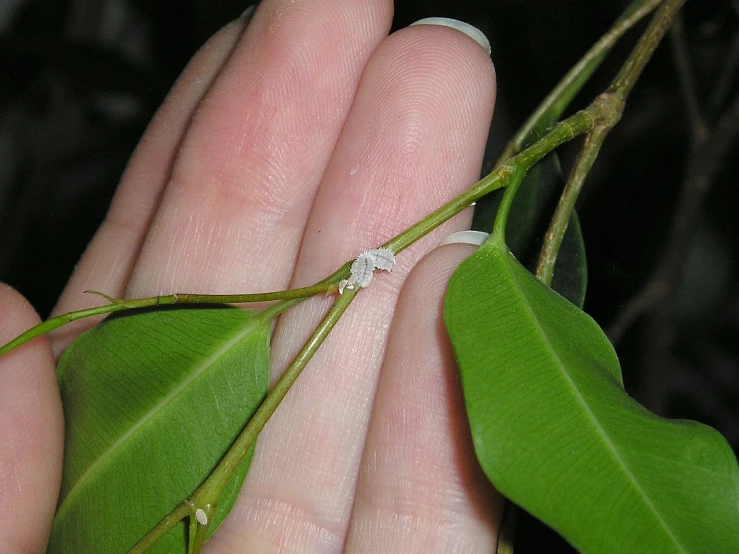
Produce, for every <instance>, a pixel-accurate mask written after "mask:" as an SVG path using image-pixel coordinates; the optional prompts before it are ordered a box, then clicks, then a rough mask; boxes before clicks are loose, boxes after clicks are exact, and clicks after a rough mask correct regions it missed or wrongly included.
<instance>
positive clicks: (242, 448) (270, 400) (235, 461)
mask: <svg viewBox="0 0 739 554" xmlns="http://www.w3.org/2000/svg"><path fill="white" fill-rule="evenodd" d="M359 290H360V289H356V290H350V289H347V290H345V291H344V294H342V295H340V296H339V297H338V298H337V300H336V302H335V303H334V304H333V306H331V309H330V310H329V311H328V313H327V314H326V317H324V318H323V320H322V321H321V323H319V324H318V327H317V328H316V330H315V331H313V334H312V335H311V336H310V338H309V339H308V340H307V341H306V343H305V344H304V345H303V347H302V348H301V349H300V352H298V354H297V356H295V359H294V360H293V361H292V363H291V364H290V365H289V366H288V368H287V369H286V370H285V372H284V373H283V374H282V377H280V379H279V380H278V381H277V383H276V384H275V386H274V388H273V389H272V390H271V391H270V392H269V394H268V395H267V396H266V398H265V399H264V401H263V402H262V404H261V405H260V406H259V408H258V409H257V411H256V412H255V413H254V415H253V416H252V418H251V419H250V420H249V422H248V423H247V424H246V426H245V427H244V429H243V430H242V431H241V434H240V435H239V436H238V437H237V439H236V441H235V442H234V444H233V445H232V446H231V448H229V450H228V452H226V455H225V456H224V457H223V458H222V459H221V461H220V462H219V464H218V466H216V468H215V469H214V470H213V472H212V473H211V474H210V475H209V476H208V478H207V479H206V480H205V482H204V483H203V484H202V485H200V487H198V489H197V490H196V491H195V493H193V495H192V496H191V497H190V498H188V499H186V500H185V501H183V502H182V503H181V504H180V505H179V506H177V508H175V509H174V510H173V511H172V512H171V513H170V514H169V515H167V517H165V518H164V519H163V520H162V521H160V522H159V524H158V525H157V526H156V527H154V528H153V529H152V530H151V531H150V532H149V533H148V534H147V535H146V536H145V537H144V538H142V539H141V541H139V543H138V544H137V545H136V546H134V548H133V549H132V550H131V551H130V552H131V553H132V554H137V553H141V552H145V551H146V550H148V549H149V548H150V547H152V546H153V545H154V544H156V542H157V541H158V540H159V539H160V538H161V537H163V536H164V535H165V534H166V533H167V532H169V530H170V529H172V528H173V527H174V526H175V525H176V524H177V523H179V522H180V521H181V520H182V519H184V518H185V517H194V514H195V510H196V509H198V508H200V509H202V510H204V511H205V513H206V514H207V515H208V521H210V520H211V519H212V518H211V514H212V512H213V511H214V510H215V507H216V505H217V503H218V498H219V497H220V495H221V491H222V490H223V487H224V486H225V485H226V483H227V482H228V480H229V479H230V477H231V475H232V474H233V472H234V471H235V470H236V468H237V467H238V466H239V464H241V462H242V461H243V459H244V457H245V456H246V454H247V453H248V452H249V449H250V448H251V447H252V446H253V445H254V443H255V442H256V440H257V436H258V435H259V433H260V432H261V431H262V429H263V428H264V426H265V425H266V424H267V421H269V418H270V417H271V416H272V414H273V413H274V412H275V410H276V409H277V407H278V406H279V405H280V402H282V399H283V398H285V396H286V395H287V393H288V391H289V390H290V388H291V387H292V386H293V384H294V383H295V381H296V380H297V378H298V377H299V376H300V373H301V372H302V371H303V369H304V368H305V366H306V365H307V364H308V362H309V361H310V359H311V358H312V357H313V355H314V354H315V353H316V351H317V350H318V348H319V347H320V346H321V344H322V343H323V341H324V340H326V337H327V336H328V335H329V333H330V332H331V330H332V329H333V328H334V326H335V325H336V323H337V322H338V321H339V319H340V318H341V316H342V315H343V313H344V312H345V311H346V309H347V308H348V307H349V304H351V302H352V300H354V297H355V296H356V294H357V292H359ZM203 527H205V526H203ZM200 532H204V530H203V531H200Z"/></svg>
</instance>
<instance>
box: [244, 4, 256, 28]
mask: <svg viewBox="0 0 739 554" xmlns="http://www.w3.org/2000/svg"><path fill="white" fill-rule="evenodd" d="M257 5H258V3H257V4H252V5H251V6H249V7H248V8H246V9H245V10H244V11H243V12H241V19H243V20H244V21H246V22H247V23H248V22H249V20H250V19H251V16H252V15H254V12H255V11H256V10H257Z"/></svg>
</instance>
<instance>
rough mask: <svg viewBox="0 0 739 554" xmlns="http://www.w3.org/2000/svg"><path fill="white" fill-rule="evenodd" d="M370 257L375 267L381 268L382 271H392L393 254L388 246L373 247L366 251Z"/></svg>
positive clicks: (393, 263)
mask: <svg viewBox="0 0 739 554" xmlns="http://www.w3.org/2000/svg"><path fill="white" fill-rule="evenodd" d="M367 254H368V255H369V256H371V257H372V262H373V263H374V264H375V269H382V270H383V271H392V269H393V266H394V265H395V254H393V252H392V251H391V250H389V249H388V248H382V247H380V248H375V249H374V250H370V251H369V252H367Z"/></svg>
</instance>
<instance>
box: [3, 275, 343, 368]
mask: <svg viewBox="0 0 739 554" xmlns="http://www.w3.org/2000/svg"><path fill="white" fill-rule="evenodd" d="M349 265H350V264H349V263H347V264H345V265H343V266H342V267H340V268H339V269H338V270H337V271H335V272H334V273H332V274H331V275H329V276H328V277H326V278H325V279H323V280H321V281H319V282H318V283H316V284H314V285H311V286H309V287H302V288H299V289H291V290H282V291H275V292H260V293H254V294H190V293H175V294H167V295H161V296H149V297H146V298H133V299H130V300H127V299H119V298H112V297H110V296H108V295H106V294H103V293H101V292H97V291H92V290H90V291H85V292H88V293H90V294H95V295H97V296H102V297H103V298H105V299H106V300H107V301H108V302H110V304H106V305H105V306H98V307H96V308H87V309H84V310H77V311H74V312H67V313H65V314H61V315H58V316H56V317H52V318H51V319H47V320H46V321H43V322H42V323H39V324H38V325H36V326H34V327H31V328H30V329H28V330H27V331H25V332H23V333H21V334H20V335H18V336H17V337H16V338H14V339H13V340H11V341H10V342H8V343H7V344H4V345H2V346H0V356H2V355H3V354H5V353H6V352H10V351H11V350H13V349H14V348H17V347H19V346H20V345H22V344H25V343H27V342H29V341H31V340H33V339H35V338H36V337H40V336H41V335H45V334H46V333H48V332H50V331H53V330H54V329H58V328H59V327H62V326H63V325H66V324H67V323H71V322H73V321H77V320H79V319H85V318H88V317H94V316H98V315H107V314H112V313H115V312H121V311H124V310H135V309H141V308H153V307H157V306H167V305H172V304H247V303H254V302H270V301H275V300H298V301H301V300H305V299H306V298H310V297H312V296H315V295H317V294H322V293H324V294H329V293H332V292H334V291H336V283H337V282H338V280H339V279H342V278H345V277H346V276H347V275H348V272H349ZM296 303H297V302H292V303H290V304H289V306H294V305H295V304H296ZM283 306H285V305H283ZM280 311H283V310H280Z"/></svg>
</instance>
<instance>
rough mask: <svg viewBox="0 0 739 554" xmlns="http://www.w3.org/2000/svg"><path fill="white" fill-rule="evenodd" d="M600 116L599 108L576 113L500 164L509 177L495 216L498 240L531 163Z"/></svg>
mask: <svg viewBox="0 0 739 554" xmlns="http://www.w3.org/2000/svg"><path fill="white" fill-rule="evenodd" d="M597 117H598V110H596V109H592V108H588V109H587V110H582V111H579V112H577V113H576V114H574V115H572V116H570V117H568V118H567V119H565V120H564V121H560V122H559V123H557V124H556V125H555V126H554V127H553V128H552V130H551V131H550V132H548V133H547V134H546V135H545V136H544V137H542V138H541V139H539V140H538V141H536V142H535V143H534V144H532V145H531V146H529V147H528V148H527V149H526V150H524V151H523V152H521V153H520V154H517V155H515V156H514V157H513V158H511V159H510V160H509V161H507V162H505V163H504V164H503V165H502V166H501V168H500V169H499V170H498V171H502V170H503V169H507V171H508V176H509V180H508V187H507V188H508V190H506V193H505V195H504V196H503V200H502V201H501V204H500V208H498V214H497V215H496V217H495V225H494V226H493V236H494V237H495V238H496V240H498V241H501V242H505V227H506V223H507V222H508V214H509V213H510V210H511V206H512V205H513V199H514V197H515V195H516V192H518V187H519V186H520V185H521V181H523V177H524V175H525V174H526V172H527V171H528V170H529V169H530V168H531V166H533V165H534V164H535V163H536V162H538V161H539V160H540V159H542V158H543V157H544V156H546V155H547V154H548V153H549V152H551V151H552V150H554V149H555V148H556V147H557V146H559V145H560V144H562V143H564V142H567V141H569V140H572V139H573V138H575V137H576V136H578V135H581V134H583V133H585V132H588V131H589V130H590V129H592V127H593V125H594V124H595V122H596V121H597Z"/></svg>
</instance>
